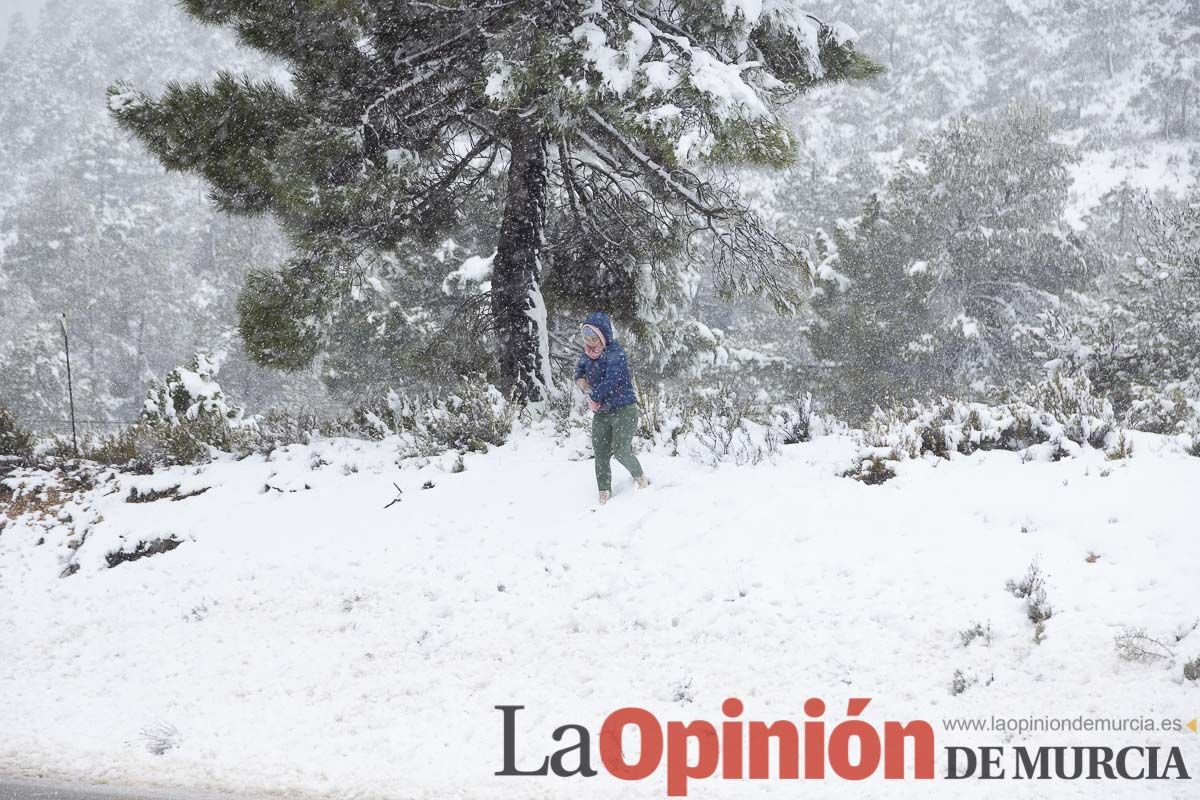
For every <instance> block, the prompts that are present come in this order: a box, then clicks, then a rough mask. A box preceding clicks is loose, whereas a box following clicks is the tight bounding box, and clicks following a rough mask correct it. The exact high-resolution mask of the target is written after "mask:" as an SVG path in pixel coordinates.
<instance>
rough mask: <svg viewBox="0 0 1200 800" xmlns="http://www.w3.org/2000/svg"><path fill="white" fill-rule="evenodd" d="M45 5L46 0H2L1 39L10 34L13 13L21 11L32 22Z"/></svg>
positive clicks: (0, 11) (0, 1) (0, 5)
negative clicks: (9, 28) (9, 26)
mask: <svg viewBox="0 0 1200 800" xmlns="http://www.w3.org/2000/svg"><path fill="white" fill-rule="evenodd" d="M85 2H86V0H85ZM44 5H46V0H0V41H3V38H2V37H4V36H7V35H8V20H9V19H10V18H11V17H12V15H13V14H16V13H17V12H18V11H19V12H21V13H22V14H24V15H25V18H26V19H27V20H29V21H30V22H32V21H33V19H34V17H35V16H36V15H37V12H38V9H40V8H41V7H42V6H44Z"/></svg>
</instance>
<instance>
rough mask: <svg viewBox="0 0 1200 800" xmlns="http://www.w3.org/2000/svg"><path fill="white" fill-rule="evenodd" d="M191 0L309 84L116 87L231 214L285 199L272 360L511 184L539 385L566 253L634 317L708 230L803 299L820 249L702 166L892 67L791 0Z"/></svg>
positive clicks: (522, 291)
mask: <svg viewBox="0 0 1200 800" xmlns="http://www.w3.org/2000/svg"><path fill="white" fill-rule="evenodd" d="M182 5H183V6H184V7H185V9H186V10H187V11H188V13H190V14H191V15H192V16H194V17H195V18H196V19H198V20H200V21H202V22H204V23H209V24H212V25H220V26H226V27H229V28H232V29H234V30H235V31H236V32H237V35H238V36H239V38H240V40H241V41H242V42H243V43H244V44H246V45H248V46H250V47H252V48H255V49H257V50H260V51H262V52H264V53H267V54H269V55H271V56H274V57H277V58H278V59H281V60H282V61H283V63H284V64H285V65H286V68H287V69H288V70H289V71H290V73H291V81H290V83H289V85H287V86H284V85H281V84H279V83H273V82H269V81H251V80H248V79H241V78H238V77H235V76H233V75H230V74H221V75H219V76H218V77H217V78H216V80H215V81H214V82H213V83H212V84H211V85H201V84H192V85H187V86H183V85H172V86H170V87H168V89H167V91H166V92H165V94H163V95H162V96H161V97H159V98H153V97H150V96H148V95H146V94H145V93H141V92H137V91H135V90H133V89H131V88H130V87H128V86H124V85H118V86H114V87H113V89H112V90H111V97H110V108H111V110H112V112H113V113H114V115H115V116H116V118H117V120H118V121H119V122H120V123H121V124H122V125H123V126H125V127H126V128H127V129H129V130H131V131H133V132H134V133H135V134H136V135H137V136H138V137H139V138H140V139H141V140H142V141H143V142H144V143H145V144H146V145H147V146H148V147H149V148H150V149H151V150H152V151H153V152H154V153H155V154H156V155H157V156H158V157H159V158H160V159H161V160H162V162H163V163H164V164H165V165H166V166H167V167H168V168H170V169H176V170H182V171H187V172H195V173H199V174H200V175H202V176H204V178H206V179H207V181H208V182H209V184H210V185H211V187H212V193H213V196H214V198H215V199H216V201H217V203H218V204H219V205H220V206H221V207H222V208H223V209H225V210H228V211H231V212H237V213H251V214H254V213H264V212H270V213H273V214H274V215H275V216H276V217H277V218H278V219H279V220H280V221H281V222H282V224H283V225H284V227H285V228H286V229H287V230H288V231H289V232H290V233H291V234H292V238H293V240H294V244H295V245H296V252H297V255H296V257H295V258H294V259H293V260H292V261H291V262H289V263H288V264H287V265H285V266H284V268H283V269H282V270H280V271H279V272H276V273H272V274H269V275H268V274H259V275H257V276H256V277H255V278H254V280H251V281H249V282H248V283H247V287H246V289H245V290H244V292H243V297H242V302H241V304H240V310H241V313H242V325H241V329H242V333H243V336H244V338H245V339H246V341H247V345H248V347H249V348H250V350H251V351H252V352H253V353H254V354H255V355H256V356H257V357H258V359H259V360H260V361H261V363H264V364H270V365H275V366H281V367H291V368H295V367H299V366H302V365H304V364H307V363H308V362H310V361H311V360H312V358H313V357H314V356H315V355H316V353H317V352H318V351H319V349H320V347H321V342H322V338H323V336H324V335H325V333H324V329H325V327H326V326H327V321H328V319H329V318H330V315H331V306H332V305H333V304H334V303H336V298H337V297H339V296H344V294H345V293H346V290H347V289H348V288H350V287H352V286H354V285H355V284H360V283H362V282H365V281H369V280H370V278H371V272H372V269H373V267H372V264H373V263H378V262H377V261H376V259H378V258H379V257H380V255H381V254H386V253H389V252H392V253H394V251H395V250H396V248H397V247H398V246H399V245H401V243H409V242H415V243H424V244H425V245H434V244H436V243H437V242H438V241H439V240H440V238H441V237H443V236H444V235H445V234H446V233H447V232H448V231H453V230H455V229H459V228H461V227H462V225H463V222H464V221H463V219H462V218H461V211H460V209H462V208H463V207H464V204H465V203H466V201H467V200H468V199H469V198H471V197H472V196H473V195H474V194H475V193H477V192H480V191H487V192H495V194H496V196H497V200H496V206H497V207H496V214H495V219H496V223H497V224H496V234H495V255H494V258H493V259H492V272H491V276H490V278H491V280H490V311H491V314H490V316H491V326H492V330H493V331H494V336H495V343H496V349H497V351H498V355H499V360H500V376H501V379H502V382H503V383H504V384H505V386H506V388H507V389H508V390H509V391H510V392H512V393H513V394H514V395H515V396H517V397H521V398H536V397H538V396H539V395H540V393H541V392H542V390H543V386H544V384H545V382H546V381H547V380H549V359H548V345H547V335H548V332H547V326H546V302H545V299H544V298H543V294H542V284H543V282H544V281H543V266H544V262H545V261H546V260H547V259H549V260H551V261H553V270H555V271H556V272H557V274H555V275H554V281H555V282H557V284H558V286H559V288H558V289H557V291H556V295H555V296H556V299H558V298H562V299H566V300H567V301H568V304H569V301H570V300H571V299H572V298H573V299H574V300H575V301H577V302H578V303H579V304H580V305H587V304H588V303H589V302H590V301H592V300H594V298H597V297H603V298H604V299H605V301H606V303H607V304H608V305H609V308H610V310H612V311H613V312H614V313H616V314H617V315H618V317H625V318H627V319H629V318H633V317H636V316H637V315H638V313H639V309H643V310H644V309H645V308H646V306H647V304H650V305H653V303H654V301H655V295H656V293H658V291H659V290H660V289H661V288H662V287H661V286H653V285H651V286H647V285H646V280H645V279H644V278H645V276H646V275H647V274H649V275H651V276H655V275H658V276H659V279H660V282H661V280H662V275H666V274H669V269H667V268H664V264H667V263H669V262H670V261H671V259H674V258H677V257H678V256H679V255H680V254H681V252H686V253H688V254H693V253H694V250H693V248H694V246H695V245H696V244H698V243H699V244H701V245H702V246H703V247H704V252H705V254H706V255H707V256H711V261H712V266H713V269H714V274H715V276H716V280H717V283H718V284H719V286H720V287H721V288H722V289H724V290H726V291H730V292H732V291H741V290H763V291H765V292H766V293H767V294H768V295H769V296H770V297H771V298H772V299H773V300H775V301H776V303H777V304H778V305H780V306H784V307H786V306H789V305H792V304H794V303H795V302H796V300H797V299H798V297H799V291H798V290H799V289H800V288H801V281H800V278H801V277H802V276H804V274H805V268H806V266H807V263H806V256H805V254H804V253H803V251H802V250H798V249H796V248H794V247H792V246H789V245H788V244H786V243H784V242H782V241H780V240H778V239H777V238H775V237H774V236H773V235H772V234H771V233H770V232H769V231H768V230H767V229H766V228H765V227H764V226H763V225H762V224H761V222H760V221H759V220H758V219H757V218H756V217H755V216H754V215H753V214H752V213H751V212H750V211H749V210H748V209H747V208H746V207H745V205H744V204H743V203H742V202H741V201H740V200H739V199H738V198H737V196H736V194H734V193H731V192H729V191H727V190H725V189H724V188H723V187H722V186H721V185H720V184H718V183H715V182H713V181H712V180H711V179H710V178H707V177H706V175H707V174H708V173H707V172H706V169H707V167H708V166H709V165H711V164H714V163H757V164H770V165H782V164H785V163H787V162H788V161H789V160H790V159H791V157H792V153H793V142H792V138H791V136H790V134H789V131H788V129H787V128H786V126H785V125H784V124H783V123H782V122H781V121H780V119H779V118H778V116H777V111H778V110H779V108H780V107H781V106H782V104H783V103H785V102H786V101H787V100H789V99H790V98H792V97H794V96H795V95H796V94H797V93H798V92H801V91H803V90H805V89H807V88H808V87H811V86H813V85H814V84H816V83H818V82H820V81H827V80H837V79H844V78H854V77H864V76H867V75H871V74H874V73H875V72H877V71H878V68H877V67H876V66H875V65H874V64H872V63H871V62H870V61H869V60H868V59H866V58H865V57H863V56H862V55H860V54H859V53H857V52H856V50H855V48H854V45H853V42H852V32H851V31H849V29H847V28H845V27H843V26H839V25H827V24H824V23H822V22H820V21H819V20H817V19H816V18H814V17H812V16H810V15H807V14H806V13H804V12H803V11H801V10H800V9H799V8H798V7H797V5H796V4H795V3H793V2H790V1H789V0H754V1H753V2H730V0H720V1H718V0H644V1H640V0H487V1H486V2H477V1H476V0H449V1H448V2H412V1H411V0H309V1H308V2H299V1H298V0H277V1H276V2H269V1H268V2H263V0H185V2H183V4H182ZM489 184H498V185H499V186H500V190H499V191H498V192H496V189H495V186H494V185H492V186H489ZM652 281H653V277H652ZM668 282H669V281H668Z"/></svg>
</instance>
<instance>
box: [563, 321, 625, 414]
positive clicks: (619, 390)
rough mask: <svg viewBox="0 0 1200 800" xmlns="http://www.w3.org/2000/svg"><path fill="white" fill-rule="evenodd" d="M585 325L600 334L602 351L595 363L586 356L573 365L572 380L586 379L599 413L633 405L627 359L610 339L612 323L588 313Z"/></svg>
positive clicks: (611, 336) (580, 356) (611, 338)
mask: <svg viewBox="0 0 1200 800" xmlns="http://www.w3.org/2000/svg"><path fill="white" fill-rule="evenodd" d="M584 324H585V325H591V326H593V327H595V328H596V329H598V330H599V331H600V332H601V333H602V334H604V352H602V353H601V354H600V357H599V358H597V359H596V360H595V361H593V360H592V359H590V358H588V354H587V353H581V354H580V355H579V361H577V362H576V363H575V380H579V379H580V378H587V380H588V387H589V388H590V389H591V391H590V393H589V395H590V397H591V399H593V400H595V401H596V402H597V403H599V404H600V410H601V411H613V410H615V409H618V408H622V407H624V406H627V405H630V404H631V403H636V402H637V393H636V392H634V390H633V378H632V376H630V374H629V359H628V358H627V357H626V355H625V348H624V347H621V345H620V343H618V342H617V341H616V340H615V339H614V338H613V329H612V322H611V321H610V320H609V318H608V314H605V313H603V312H600V311H596V312H593V313H591V314H588V318H587V319H586V320H584Z"/></svg>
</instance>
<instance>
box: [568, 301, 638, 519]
mask: <svg viewBox="0 0 1200 800" xmlns="http://www.w3.org/2000/svg"><path fill="white" fill-rule="evenodd" d="M581 333H582V334H583V353H582V354H581V355H580V356H579V361H578V362H577V363H576V364H575V383H576V385H578V386H579V388H580V389H581V390H582V391H583V393H584V394H586V395H587V396H588V407H589V408H591V410H592V411H593V416H592V451H593V452H594V453H595V455H596V485H597V486H598V487H599V489H600V504H601V505H603V504H604V503H607V502H608V498H609V497H611V496H612V468H611V465H610V463H609V461H610V459H611V458H612V457H613V456H616V457H617V461H620V462H621V464H622V465H623V466H624V467H625V469H627V470H629V474H630V475H632V476H633V479H634V481H636V482H637V485H638V488H642V489H644V488H645V487H646V485H647V483H648V481H647V479H646V474H645V472H644V471H643V470H642V465H641V464H640V463H639V462H638V460H637V458H636V457H635V456H634V455H633V434H634V432H635V431H636V430H637V423H638V406H637V395H636V394H635V393H634V390H633V378H632V377H631V376H630V374H629V362H628V360H627V359H626V357H625V348H623V347H621V345H620V344H619V343H618V342H617V341H616V339H614V338H613V331H612V322H610V321H609V319H608V314H603V313H601V312H595V313H593V314H589V315H588V318H587V320H586V321H585V322H584V324H583V328H582V329H581Z"/></svg>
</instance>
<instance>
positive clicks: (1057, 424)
mask: <svg viewBox="0 0 1200 800" xmlns="http://www.w3.org/2000/svg"><path fill="white" fill-rule="evenodd" d="M1115 428H1116V421H1115V418H1114V415H1113V410H1112V406H1111V404H1109V403H1108V401H1107V400H1103V399H1100V398H1096V397H1095V396H1093V395H1092V393H1091V387H1090V384H1089V383H1088V380H1087V378H1086V377H1082V376H1079V377H1072V376H1067V375H1055V376H1054V377H1052V378H1050V379H1048V380H1045V381H1041V382H1039V383H1036V384H1030V385H1028V386H1026V387H1025V388H1024V389H1023V390H1022V391H1021V392H1019V393H1018V394H1017V395H1016V396H1013V397H1011V398H1010V399H1009V400H1008V401H1007V402H1005V403H1002V404H999V405H988V404H985V403H972V402H967V401H964V400H959V399H957V398H950V397H940V398H936V399H933V400H929V401H926V402H921V401H913V402H912V403H910V404H909V405H903V406H895V407H893V408H891V409H889V410H886V411H885V410H883V409H878V408H877V409H876V410H875V413H874V414H873V415H872V416H871V419H870V421H869V422H868V424H867V428H866V431H865V444H866V450H865V451H864V453H863V455H862V457H863V464H864V465H865V464H866V463H867V462H868V461H872V463H874V461H877V460H880V459H891V460H895V461H902V460H904V459H909V458H920V457H921V456H923V455H925V454H930V455H932V456H936V457H938V458H949V457H950V455H951V454H952V453H959V454H962V455H970V454H971V453H974V452H975V451H977V450H1012V451H1027V452H1028V453H1029V455H1030V456H1031V457H1034V458H1050V459H1058V458H1061V457H1063V456H1065V455H1072V454H1074V453H1075V452H1077V451H1078V450H1079V449H1080V448H1081V447H1084V446H1087V447H1093V448H1104V447H1106V446H1108V445H1109V444H1110V439H1113V440H1114V441H1115V437H1116V434H1114V429H1115ZM1035 448H1036V449H1035Z"/></svg>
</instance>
